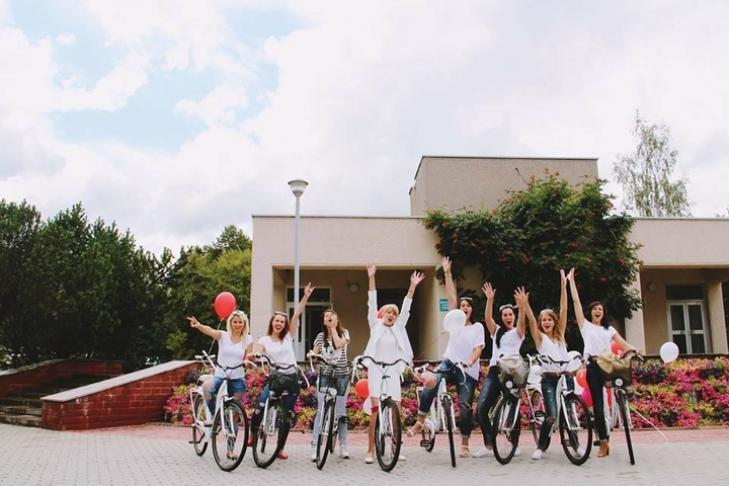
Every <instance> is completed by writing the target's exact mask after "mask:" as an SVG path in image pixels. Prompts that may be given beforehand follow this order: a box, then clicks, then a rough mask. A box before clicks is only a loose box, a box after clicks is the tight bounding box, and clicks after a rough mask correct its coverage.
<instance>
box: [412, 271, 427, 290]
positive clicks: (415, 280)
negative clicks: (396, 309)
mask: <svg viewBox="0 0 729 486" xmlns="http://www.w3.org/2000/svg"><path fill="white" fill-rule="evenodd" d="M423 280H425V274H424V273H421V272H418V271H417V270H416V271H414V272H413V274H412V275H410V287H411V288H415V287H417V286H418V285H420V282H422V281H423Z"/></svg>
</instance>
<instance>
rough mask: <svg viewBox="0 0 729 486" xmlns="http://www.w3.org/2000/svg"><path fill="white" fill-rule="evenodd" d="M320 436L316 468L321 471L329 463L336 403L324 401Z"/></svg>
mask: <svg viewBox="0 0 729 486" xmlns="http://www.w3.org/2000/svg"><path fill="white" fill-rule="evenodd" d="M322 412H323V413H322V421H321V428H320V429H319V436H318V437H317V438H316V468H317V469H319V470H320V471H321V469H322V468H323V467H324V464H325V463H326V462H327V456H328V455H329V452H330V447H331V442H332V432H333V430H334V401H333V400H327V399H326V398H325V399H324V406H323V407H322Z"/></svg>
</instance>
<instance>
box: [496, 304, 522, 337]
mask: <svg viewBox="0 0 729 486" xmlns="http://www.w3.org/2000/svg"><path fill="white" fill-rule="evenodd" d="M506 309H511V312H513V313H514V317H516V312H517V308H516V307H515V306H513V305H511V304H504V305H502V306H501V307H499V316H501V314H502V313H503V312H504V311H505V310H506ZM501 324H502V325H501V326H499V328H498V329H497V330H496V339H495V341H496V346H497V347H501V338H502V337H504V334H506V326H505V325H503V324H504V321H503V318H502V321H501Z"/></svg>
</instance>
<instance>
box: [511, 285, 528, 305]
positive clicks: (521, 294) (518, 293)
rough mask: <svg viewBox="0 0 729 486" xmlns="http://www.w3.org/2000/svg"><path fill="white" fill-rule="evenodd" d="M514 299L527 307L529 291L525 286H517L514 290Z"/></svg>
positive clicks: (518, 303)
mask: <svg viewBox="0 0 729 486" xmlns="http://www.w3.org/2000/svg"><path fill="white" fill-rule="evenodd" d="M514 301H515V302H516V305H517V306H518V307H526V306H527V305H528V304H529V292H527V291H526V290H524V287H517V288H516V290H514Z"/></svg>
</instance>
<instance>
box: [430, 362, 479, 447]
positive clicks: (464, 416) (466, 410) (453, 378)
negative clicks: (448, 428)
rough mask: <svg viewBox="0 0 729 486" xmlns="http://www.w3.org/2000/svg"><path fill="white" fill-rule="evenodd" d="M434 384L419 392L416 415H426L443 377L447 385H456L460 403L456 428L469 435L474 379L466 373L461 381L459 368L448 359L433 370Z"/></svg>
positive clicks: (464, 435) (471, 428)
mask: <svg viewBox="0 0 729 486" xmlns="http://www.w3.org/2000/svg"><path fill="white" fill-rule="evenodd" d="M449 368H450V370H448V369H449ZM435 379H436V381H435V386H433V388H423V391H422V392H420V406H419V407H418V415H422V416H425V415H428V413H429V412H430V407H432V406H433V400H435V397H437V396H438V386H439V385H440V382H441V380H443V379H445V381H446V383H447V384H449V385H456V389H457V390H458V400H459V402H460V404H461V419H460V423H459V424H458V428H459V429H460V430H461V435H462V436H463V437H470V436H471V431H472V430H473V407H472V405H471V402H472V401H473V394H474V393H475V392H476V384H477V382H476V380H474V379H473V377H471V376H469V375H466V382H465V383H461V381H462V380H463V375H462V374H461V372H460V370H458V369H456V367H455V366H453V362H451V361H450V360H447V359H446V360H443V362H442V363H441V364H440V366H438V369H437V370H436V372H435Z"/></svg>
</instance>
